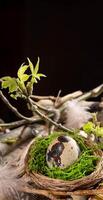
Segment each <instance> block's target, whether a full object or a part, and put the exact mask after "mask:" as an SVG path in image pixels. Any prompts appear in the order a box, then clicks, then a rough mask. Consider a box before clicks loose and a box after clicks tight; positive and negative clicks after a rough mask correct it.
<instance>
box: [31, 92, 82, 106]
mask: <svg viewBox="0 0 103 200" xmlns="http://www.w3.org/2000/svg"><path fill="white" fill-rule="evenodd" d="M82 94H83V92H82V91H80V90H78V91H76V92H73V93H70V94H67V95H65V96H64V97H59V99H60V102H59V103H60V105H61V104H63V103H65V102H66V101H68V100H69V99H73V98H77V97H78V96H81V95H82ZM30 98H32V99H35V100H37V101H39V100H51V101H56V99H57V97H54V96H36V95H31V96H30ZM60 105H59V104H58V106H60Z"/></svg>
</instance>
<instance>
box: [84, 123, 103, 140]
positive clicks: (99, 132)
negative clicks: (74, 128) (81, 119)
mask: <svg viewBox="0 0 103 200" xmlns="http://www.w3.org/2000/svg"><path fill="white" fill-rule="evenodd" d="M83 130H84V131H85V132H86V133H88V134H91V133H93V134H94V135H96V136H97V137H103V127H100V126H99V125H95V124H94V123H93V122H87V123H86V124H84V126H83Z"/></svg>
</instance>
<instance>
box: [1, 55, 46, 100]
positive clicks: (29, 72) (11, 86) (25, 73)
mask: <svg viewBox="0 0 103 200" xmlns="http://www.w3.org/2000/svg"><path fill="white" fill-rule="evenodd" d="M27 59H28V65H25V64H24V63H23V64H22V65H21V66H20V68H19V69H18V72H17V78H14V77H10V76H5V77H2V78H1V81H2V83H1V87H2V89H6V88H8V90H9V93H10V96H11V97H12V98H15V99H17V98H18V97H20V98H26V97H28V96H30V95H31V94H32V92H33V86H34V84H35V83H37V82H38V80H40V78H41V77H45V75H44V74H41V73H38V71H39V63H40V59H39V57H38V61H37V63H36V65H35V67H34V66H33V64H32V62H31V61H30V59H29V58H27Z"/></svg>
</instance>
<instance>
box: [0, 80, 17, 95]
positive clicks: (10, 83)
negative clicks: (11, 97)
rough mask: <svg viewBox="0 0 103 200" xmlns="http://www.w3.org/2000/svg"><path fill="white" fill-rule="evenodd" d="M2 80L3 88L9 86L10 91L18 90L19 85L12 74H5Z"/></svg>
mask: <svg viewBox="0 0 103 200" xmlns="http://www.w3.org/2000/svg"><path fill="white" fill-rule="evenodd" d="M1 80H2V83H1V87H2V88H3V89H6V88H8V89H9V93H12V92H15V91H16V90H17V88H18V85H17V82H16V79H15V78H12V77H10V76H5V77H3V78H1Z"/></svg>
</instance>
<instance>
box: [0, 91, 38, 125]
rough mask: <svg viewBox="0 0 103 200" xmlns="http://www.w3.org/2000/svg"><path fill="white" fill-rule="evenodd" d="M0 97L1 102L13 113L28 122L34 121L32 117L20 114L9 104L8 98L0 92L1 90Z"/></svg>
mask: <svg viewBox="0 0 103 200" xmlns="http://www.w3.org/2000/svg"><path fill="white" fill-rule="evenodd" d="M0 97H1V99H2V100H3V102H4V103H5V104H6V105H7V106H8V108H9V109H11V111H12V112H13V113H15V115H16V116H17V117H19V118H21V119H24V120H26V121H28V122H34V119H33V118H32V117H25V116H24V115H22V114H21V113H19V111H18V110H17V109H16V108H15V107H14V106H12V105H11V103H10V102H9V101H8V99H7V98H6V97H5V96H4V94H3V93H2V91H1V90H0Z"/></svg>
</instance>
